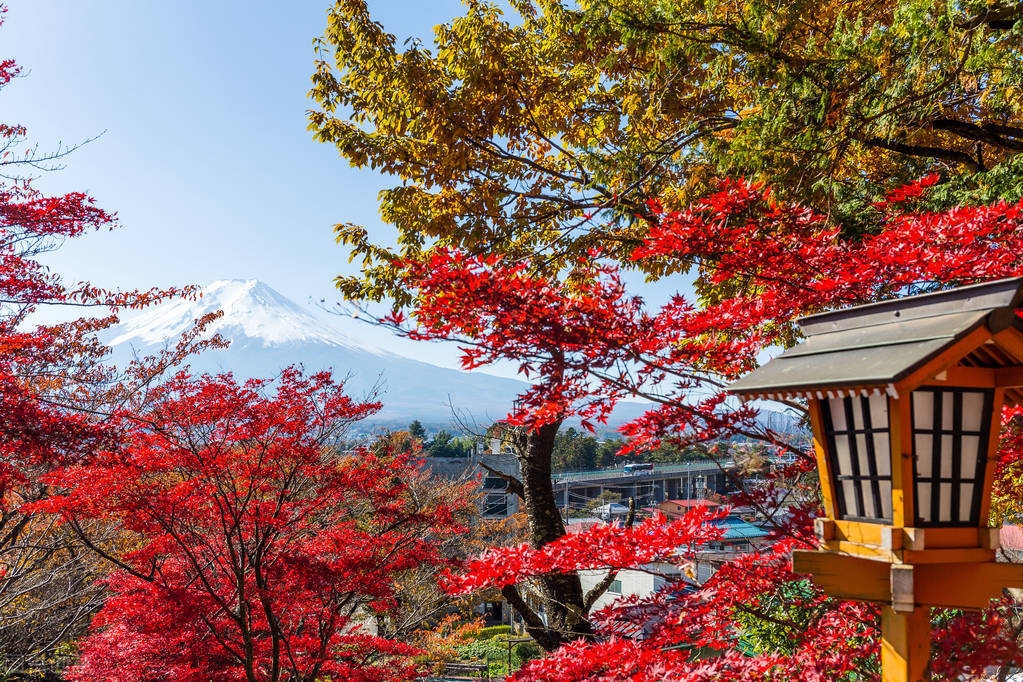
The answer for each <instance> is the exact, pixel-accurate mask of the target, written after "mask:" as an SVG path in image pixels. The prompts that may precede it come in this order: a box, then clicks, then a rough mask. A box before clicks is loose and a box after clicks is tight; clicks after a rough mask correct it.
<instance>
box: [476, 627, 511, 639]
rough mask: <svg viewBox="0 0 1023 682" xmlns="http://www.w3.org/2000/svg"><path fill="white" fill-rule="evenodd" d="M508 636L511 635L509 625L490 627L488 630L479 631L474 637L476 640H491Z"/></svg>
mask: <svg viewBox="0 0 1023 682" xmlns="http://www.w3.org/2000/svg"><path fill="white" fill-rule="evenodd" d="M508 634H511V626H510V625H492V626H490V627H489V628H483V629H482V630H480V631H479V634H478V635H476V639H493V638H494V637H497V636H498V635H508Z"/></svg>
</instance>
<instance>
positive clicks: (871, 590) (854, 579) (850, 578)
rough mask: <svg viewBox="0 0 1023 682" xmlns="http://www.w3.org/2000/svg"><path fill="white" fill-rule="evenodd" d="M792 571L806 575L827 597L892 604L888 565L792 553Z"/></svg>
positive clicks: (848, 557)
mask: <svg viewBox="0 0 1023 682" xmlns="http://www.w3.org/2000/svg"><path fill="white" fill-rule="evenodd" d="M792 570H793V571H795V572H796V573H808V574H810V575H812V576H813V581H814V582H815V583H817V584H818V585H820V586H821V588H822V589H823V590H824V592H825V593H826V594H830V595H832V596H837V597H841V598H843V599H851V600H854V601H873V602H888V601H891V594H892V588H891V585H890V584H889V580H890V579H889V575H888V570H889V564H888V563H887V562H884V561H871V560H870V559H861V558H859V557H851V556H845V555H842V554H832V553H831V552H810V551H805V550H793V552H792Z"/></svg>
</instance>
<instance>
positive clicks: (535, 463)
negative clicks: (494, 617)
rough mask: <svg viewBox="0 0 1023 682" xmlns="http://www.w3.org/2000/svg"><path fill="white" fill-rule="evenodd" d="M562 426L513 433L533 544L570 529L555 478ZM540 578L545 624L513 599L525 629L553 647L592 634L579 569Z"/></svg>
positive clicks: (524, 504)
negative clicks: (556, 443)
mask: <svg viewBox="0 0 1023 682" xmlns="http://www.w3.org/2000/svg"><path fill="white" fill-rule="evenodd" d="M560 426H561V422H560V421H559V422H556V423H554V424H548V425H546V426H543V427H541V428H539V429H536V430H534V431H528V432H526V431H520V432H518V433H517V434H515V437H514V446H515V452H516V455H517V456H518V460H519V463H520V466H521V469H522V487H523V506H524V507H525V513H526V517H527V520H528V524H529V539H530V544H532V546H533V547H535V548H538V549H539V548H540V547H543V546H544V545H546V544H548V543H550V542H553V541H554V540H557V539H558V538H560V537H561V536H563V535H564V534H565V524H564V523H563V522H562V520H561V513H560V512H559V511H558V505H557V501H556V500H555V497H554V485H553V483H552V482H551V458H552V455H553V452H554V436H555V435H556V434H557V433H558V428H559V427H560ZM538 583H539V591H540V600H541V602H542V604H543V609H544V614H545V615H546V625H545V626H543V627H540V626H539V624H538V623H537V622H536V620H535V619H533V624H532V625H530V620H531V619H529V618H528V617H527V614H525V613H522V608H523V606H525V605H524V604H515V603H512V607H513V608H515V609H516V610H517V611H519V613H520V615H522V616H523V619H524V620H525V621H526V623H527V625H526V632H527V633H528V634H529V635H530V636H531V637H533V639H535V640H536V642H537V644H539V645H540V646H541V647H543V648H544V649H546V650H547V651H553V650H554V649H557V648H558V647H559V646H561V645H562V644H564V643H565V642H569V641H572V640H575V639H580V638H586V639H590V638H592V637H593V628H592V627H591V626H590V623H589V621H588V620H587V619H586V608H585V607H584V594H583V589H582V583H581V582H580V580H579V575H578V574H576V573H569V574H566V575H551V576H545V577H543V578H540V579H539V580H538Z"/></svg>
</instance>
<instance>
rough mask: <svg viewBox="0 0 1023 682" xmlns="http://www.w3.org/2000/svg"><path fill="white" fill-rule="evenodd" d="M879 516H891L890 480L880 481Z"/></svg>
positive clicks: (887, 517)
mask: <svg viewBox="0 0 1023 682" xmlns="http://www.w3.org/2000/svg"><path fill="white" fill-rule="evenodd" d="M880 484H881V516H883V517H884V518H886V519H890V518H892V482H891V481H881V482H880Z"/></svg>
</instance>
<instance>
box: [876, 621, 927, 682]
mask: <svg viewBox="0 0 1023 682" xmlns="http://www.w3.org/2000/svg"><path fill="white" fill-rule="evenodd" d="M930 657H931V615H930V609H929V608H928V607H926V606H918V607H916V608H915V609H913V611H912V612H910V613H899V612H898V611H896V610H895V609H894V608H892V607H891V606H887V605H886V606H883V607H881V680H882V681H883V682H921V681H922V680H923V679H924V672H925V671H926V670H927V663H928V661H929V660H930Z"/></svg>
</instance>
